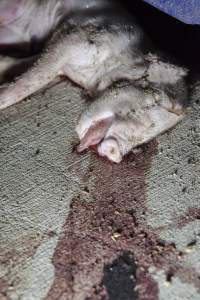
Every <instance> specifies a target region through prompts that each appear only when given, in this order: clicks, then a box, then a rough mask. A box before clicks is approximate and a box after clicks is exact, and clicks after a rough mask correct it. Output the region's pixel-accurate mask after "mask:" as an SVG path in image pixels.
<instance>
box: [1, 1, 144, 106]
mask: <svg viewBox="0 0 200 300" xmlns="http://www.w3.org/2000/svg"><path fill="white" fill-rule="evenodd" d="M4 1H5V0H3V2H2V3H4V7H3V8H2V9H3V10H2V11H4V13H5V14H7V19H5V20H4V22H3V28H2V27H0V45H3V44H4V46H5V45H8V44H9V43H14V42H16V43H19V42H20V39H21V41H22V42H23V39H25V40H27V41H30V40H31V38H32V37H33V36H34V34H35V33H36V32H37V28H38V32H37V34H36V38H37V39H40V38H43V37H44V36H46V35H48V32H49V31H52V30H53V29H54V28H55V26H56V25H57V23H59V22H60V20H61V19H62V18H63V14H64V15H65V16H67V17H66V18H65V21H64V22H63V23H62V25H60V26H59V29H58V31H56V32H55V33H54V34H53V36H52V38H51V39H50V40H49V42H48V44H47V46H46V49H45V51H44V52H43V54H42V55H41V57H40V58H39V59H38V60H37V62H36V63H35V64H34V66H33V67H32V68H31V69H29V70H28V71H27V72H26V73H24V74H23V75H22V76H21V77H20V78H18V79H17V80H16V81H15V82H13V83H12V84H10V85H8V87H7V88H6V89H5V90H3V91H0V109H4V108H6V107H8V106H10V105H13V104H15V103H17V102H19V101H21V100H23V99H24V98H26V97H28V96H30V95H32V94H33V93H35V92H36V91H38V90H39V89H41V88H43V87H44V86H46V85H48V84H49V83H50V82H52V81H54V80H55V79H56V78H59V76H60V75H61V74H62V75H64V76H66V77H67V78H69V79H70V80H71V81H73V82H75V83H76V84H77V85H78V86H80V87H82V88H83V89H85V90H86V91H87V92H88V94H90V95H95V94H97V93H98V92H100V91H104V90H105V89H106V88H107V87H108V86H110V85H112V84H113V82H115V81H118V80H121V79H126V80H130V81H134V80H137V79H138V78H140V77H141V76H143V74H144V73H145V70H146V67H147V66H146V62H145V59H144V55H143V53H142V51H141V49H143V44H144V43H146V37H145V35H144V33H143V31H142V29H141V28H140V27H139V26H138V25H137V23H136V22H135V20H134V18H133V17H131V18H130V16H129V14H128V13H127V12H126V11H125V10H124V9H123V8H121V7H119V6H118V4H117V3H116V1H114V0H113V1H108V0H98V1H97V0H84V1H80V0H71V1H67V0H66V1H56V0H49V1H36V0H35V1H31V2H29V1H25V0H19V7H18V6H16V11H15V12H14V14H16V15H17V16H20V17H19V19H18V18H16V20H15V21H14V23H13V24H14V25H12V26H11V25H10V26H8V24H10V23H9V22H10V21H9V20H10V18H11V15H10V6H11V2H10V1H11V0H9V1H8V5H7V6H6V5H5V3H6V2H4ZM14 1H16V0H14ZM30 3H32V4H30ZM37 3H40V4H38V5H37ZM22 4H24V6H22ZM9 5H10V6H9ZM41 5H44V7H43V6H42V7H41ZM21 10H22V12H23V13H21ZM27 10H28V12H29V14H31V18H30V15H29V14H28V15H27V17H26V15H25V14H24V13H25V12H26V11H27ZM95 12H96V14H97V15H95ZM34 16H35V18H34ZM50 16H51V17H52V19H51V18H50ZM38 18H40V19H41V20H42V21H41V22H40V19H38ZM32 22H33V23H32ZM34 22H35V23H36V24H35V23H34ZM5 24H6V25H7V26H8V27H6V26H5ZM25 25H27V26H25ZM23 26H24V27H23ZM11 28H12V34H8V35H6V34H5V36H4V35H3V31H1V29H2V30H4V29H5V30H9V31H10V30H11ZM35 30H36V31H35ZM7 33H8V32H7ZM21 33H23V34H21ZM13 34H14V35H13ZM7 36H9V39H10V40H6V37H7ZM1 38H2V39H3V40H1ZM15 38H16V40H15Z"/></svg>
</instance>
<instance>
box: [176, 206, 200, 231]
mask: <svg viewBox="0 0 200 300" xmlns="http://www.w3.org/2000/svg"><path fill="white" fill-rule="evenodd" d="M195 220H200V208H198V207H189V208H188V210H187V212H186V213H185V214H184V215H183V216H181V217H179V219H178V221H177V227H178V228H179V229H181V228H182V227H184V226H186V225H187V224H188V223H190V222H192V221H195Z"/></svg>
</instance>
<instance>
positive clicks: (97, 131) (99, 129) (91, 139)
mask: <svg viewBox="0 0 200 300" xmlns="http://www.w3.org/2000/svg"><path fill="white" fill-rule="evenodd" d="M113 120H114V116H113V117H107V118H105V119H101V120H99V121H97V122H95V123H93V124H92V125H91V126H90V128H89V129H88V131H87V132H86V134H85V135H84V137H83V138H82V139H81V141H80V144H79V146H78V147H77V151H78V152H82V151H84V150H85V149H87V148H88V147H89V146H94V145H97V144H99V143H100V141H101V140H102V139H103V138H104V136H105V135H106V132H107V131H108V129H109V127H110V125H111V124H112V121H113Z"/></svg>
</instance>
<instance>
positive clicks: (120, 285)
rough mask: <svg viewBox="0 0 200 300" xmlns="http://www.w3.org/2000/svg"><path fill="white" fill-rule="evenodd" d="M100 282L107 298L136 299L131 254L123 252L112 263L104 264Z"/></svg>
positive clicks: (133, 265) (134, 269) (117, 299)
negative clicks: (104, 288)
mask: <svg viewBox="0 0 200 300" xmlns="http://www.w3.org/2000/svg"><path fill="white" fill-rule="evenodd" d="M102 284H103V285H104V286H105V287H106V290H107V293H108V295H109V300H125V299H126V300H136V299H138V293H137V291H135V290H134V287H135V285H136V265H135V263H134V260H133V258H132V255H131V254H130V253H128V252H124V253H123V254H122V255H121V256H119V257H118V258H117V259H116V260H114V261H113V263H112V264H110V265H106V266H104V276H103V280H102Z"/></svg>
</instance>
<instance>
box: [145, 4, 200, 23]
mask: <svg viewBox="0 0 200 300" xmlns="http://www.w3.org/2000/svg"><path fill="white" fill-rule="evenodd" d="M144 1H146V2H148V3H149V4H151V5H153V6H155V7H157V8H158V9H160V10H162V11H164V12H165V13H167V14H168V15H171V16H173V17H175V18H176V19H179V20H181V21H183V22H184V23H187V24H200V0H144Z"/></svg>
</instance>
